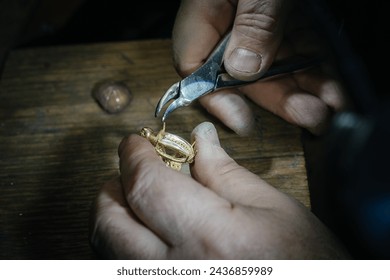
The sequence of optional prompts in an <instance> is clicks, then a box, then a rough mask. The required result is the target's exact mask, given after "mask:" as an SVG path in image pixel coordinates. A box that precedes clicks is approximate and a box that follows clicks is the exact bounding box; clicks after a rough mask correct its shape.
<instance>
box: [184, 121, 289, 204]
mask: <svg viewBox="0 0 390 280" xmlns="http://www.w3.org/2000/svg"><path fill="white" fill-rule="evenodd" d="M192 137H193V139H194V140H195V141H196V148H197V155H196V159H195V163H194V165H193V166H192V168H191V174H192V176H193V177H194V178H195V179H196V180H197V181H199V182H200V183H201V184H203V185H205V186H206V187H208V188H210V189H211V190H213V191H214V192H216V193H217V194H218V195H219V196H221V197H223V198H225V199H226V200H228V201H231V202H232V203H233V204H240V205H245V206H252V207H260V208H272V207H275V205H283V203H282V201H284V200H285V199H286V197H285V196H283V195H281V193H280V192H279V191H277V190H276V189H275V188H273V187H272V186H270V185H269V184H267V183H266V182H265V181H263V180H261V179H260V178H259V177H258V176H257V175H255V174H253V173H251V172H249V171H248V170H247V169H245V168H243V167H241V166H240V165H238V164H237V163H236V162H235V161H234V160H233V159H232V158H230V157H229V156H228V155H227V154H226V152H225V151H224V150H223V149H222V147H221V146H220V143H219V139H218V134H217V131H216V129H215V127H214V125H213V124H212V123H209V122H204V123H202V124H200V125H198V126H197V127H196V128H195V129H194V130H193V132H192Z"/></svg>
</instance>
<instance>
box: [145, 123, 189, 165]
mask: <svg viewBox="0 0 390 280" xmlns="http://www.w3.org/2000/svg"><path fill="white" fill-rule="evenodd" d="M140 134H141V136H143V137H145V138H146V139H148V140H149V142H150V143H151V144H152V145H153V146H154V148H155V150H156V152H157V154H158V155H159V156H160V157H161V159H162V160H163V161H164V162H165V163H166V165H167V166H169V167H171V168H173V169H175V170H180V169H181V166H182V164H184V163H193V162H194V158H195V150H194V145H195V142H194V143H193V144H190V143H188V142H187V141H186V140H184V139H183V138H181V137H179V136H177V135H174V134H172V133H167V132H165V123H163V128H162V129H161V130H160V131H159V132H158V133H155V132H154V131H153V130H152V129H151V128H149V127H144V128H142V129H141V132H140Z"/></svg>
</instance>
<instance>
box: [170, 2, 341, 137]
mask: <svg viewBox="0 0 390 280" xmlns="http://www.w3.org/2000/svg"><path fill="white" fill-rule="evenodd" d="M294 2H295V1H291V0H235V1H232V0H229V1H228V0H215V1H209V0H183V1H182V2H181V6H180V9H179V12H178V15H177V18H176V22H175V26H174V30H173V56H174V62H175V66H176V69H177V70H178V72H179V74H180V75H182V76H187V75H189V74H190V73H191V72H193V71H194V70H195V69H197V68H198V67H199V66H201V65H202V63H203V62H204V61H205V59H207V57H208V56H209V54H210V52H211V51H212V50H213V48H214V47H215V46H216V45H217V44H218V42H219V41H220V40H221V38H222V37H223V36H224V34H226V33H227V32H228V30H229V29H230V28H232V34H231V38H230V42H229V44H228V46H227V48H226V50H225V55H224V67H225V69H226V71H227V72H228V73H229V74H230V75H231V76H233V77H235V78H237V79H241V80H255V79H258V78H259V77H260V76H262V75H263V74H264V73H265V72H266V71H267V69H268V68H269V67H270V65H271V64H272V63H273V62H274V60H277V59H281V58H285V57H289V56H293V55H297V54H299V55H303V56H307V55H309V56H310V55H311V56H312V55H318V53H321V52H322V50H321V47H323V44H322V41H321V40H320V38H319V37H318V36H317V34H315V32H314V31H313V29H312V28H311V26H310V24H309V23H308V21H307V20H305V18H304V16H303V15H302V13H300V11H299V9H298V8H297V6H296V5H295V4H294ZM232 26H233V27H232ZM316 43H317V44H316ZM323 70H324V69H320V68H317V69H312V70H310V71H303V72H297V73H294V74H291V75H286V76H284V77H281V78H276V79H272V80H268V81H262V82H256V83H253V84H251V85H248V86H245V87H241V88H239V89H225V90H221V91H219V92H216V93H214V94H209V95H206V96H204V97H202V98H201V99H200V100H199V101H200V103H201V104H202V105H203V106H204V107H205V108H206V109H207V110H208V111H209V112H210V113H211V114H213V115H215V116H216V117H217V118H219V119H220V120H221V121H222V122H223V123H224V124H225V125H227V126H228V127H230V128H231V129H233V130H234V131H235V132H236V133H238V134H248V133H249V132H250V131H252V130H253V126H254V119H253V115H252V112H251V110H250V108H249V106H248V104H247V103H246V102H245V100H244V99H243V98H242V96H241V95H244V96H247V97H248V98H249V99H251V100H253V101H254V102H255V103H256V104H258V105H260V106H262V107H263V108H265V109H267V110H269V111H271V112H272V113H274V114H276V115H278V116H280V117H282V118H283V119H285V120H286V121H288V122H290V123H292V124H296V125H299V126H301V127H304V128H306V129H308V130H309V131H311V132H312V133H314V134H320V133H322V132H324V131H325V129H326V128H327V125H328V123H329V119H330V117H331V115H332V112H333V111H337V110H341V109H342V108H343V107H344V106H345V103H346V101H345V98H344V94H343V91H342V89H341V86H340V83H339V82H337V81H336V80H335V79H333V78H332V77H331V76H330V75H329V74H328V73H325V72H326V71H323ZM227 112H228V113H227Z"/></svg>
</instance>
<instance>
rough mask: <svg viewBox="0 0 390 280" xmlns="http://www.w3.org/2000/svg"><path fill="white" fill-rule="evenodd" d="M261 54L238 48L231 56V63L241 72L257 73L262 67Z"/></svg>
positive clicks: (229, 61)
mask: <svg viewBox="0 0 390 280" xmlns="http://www.w3.org/2000/svg"><path fill="white" fill-rule="evenodd" d="M261 61H262V59H261V55H260V54H258V53H255V52H254V51H251V50H248V49H244V48H236V49H235V50H234V51H233V52H232V53H231V55H230V56H229V60H228V63H229V65H230V66H231V67H232V68H234V69H235V70H237V71H239V72H244V73H257V72H259V71H260V67H261Z"/></svg>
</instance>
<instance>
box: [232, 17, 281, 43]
mask: <svg viewBox="0 0 390 280" xmlns="http://www.w3.org/2000/svg"><path fill="white" fill-rule="evenodd" d="M234 28H235V30H236V31H237V32H238V33H240V34H242V35H243V36H245V37H247V38H249V39H254V40H257V41H258V40H260V39H261V40H267V39H268V38H270V37H271V36H273V35H274V34H275V33H276V32H277V29H278V24H277V20H276V19H275V18H273V17H272V16H269V15H265V14H255V13H244V14H240V15H238V16H237V17H236V20H235V23H234Z"/></svg>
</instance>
